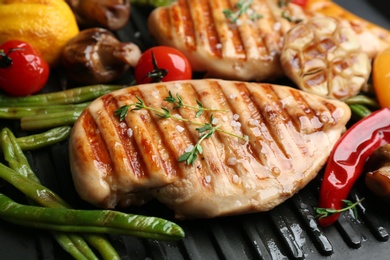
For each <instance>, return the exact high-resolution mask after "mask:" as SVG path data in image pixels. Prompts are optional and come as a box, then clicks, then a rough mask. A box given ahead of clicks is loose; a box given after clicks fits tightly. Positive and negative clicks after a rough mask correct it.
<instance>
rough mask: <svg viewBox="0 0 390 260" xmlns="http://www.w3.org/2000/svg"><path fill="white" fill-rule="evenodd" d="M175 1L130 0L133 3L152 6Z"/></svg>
mask: <svg viewBox="0 0 390 260" xmlns="http://www.w3.org/2000/svg"><path fill="white" fill-rule="evenodd" d="M175 1H176V0H130V3H131V4H135V5H149V6H153V7H159V6H164V5H170V4H172V3H173V2H175Z"/></svg>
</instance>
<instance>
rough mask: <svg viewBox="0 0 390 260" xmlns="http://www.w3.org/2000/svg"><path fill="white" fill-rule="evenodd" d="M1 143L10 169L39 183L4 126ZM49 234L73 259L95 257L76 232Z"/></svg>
mask: <svg viewBox="0 0 390 260" xmlns="http://www.w3.org/2000/svg"><path fill="white" fill-rule="evenodd" d="M1 143H2V150H3V153H4V158H5V160H6V161H7V162H8V164H9V165H10V167H11V169H13V170H15V171H16V172H18V173H19V174H21V175H23V176H26V177H27V178H29V179H30V180H32V181H35V182H37V183H39V179H38V178H37V176H36V175H35V173H34V172H33V171H32V169H31V167H30V165H29V163H28V160H27V158H26V157H25V155H24V154H23V152H22V149H21V147H20V146H19V145H18V140H17V139H16V138H15V136H14V135H13V133H12V132H11V131H10V130H9V129H8V128H4V129H3V130H2V131H1ZM31 203H34V202H31ZM59 206H61V205H59ZM51 234H52V235H53V237H54V238H55V239H56V240H57V242H58V243H59V244H60V245H61V246H62V247H63V248H64V249H65V250H66V251H67V252H69V253H70V254H71V255H72V256H73V257H74V258H75V259H85V258H88V259H97V257H96V256H95V254H94V253H93V251H92V250H91V249H90V248H89V247H88V245H87V243H86V242H85V241H84V239H83V238H82V237H80V236H79V235H78V234H71V233H68V234H65V233H61V232H51ZM114 252H115V251H114Z"/></svg>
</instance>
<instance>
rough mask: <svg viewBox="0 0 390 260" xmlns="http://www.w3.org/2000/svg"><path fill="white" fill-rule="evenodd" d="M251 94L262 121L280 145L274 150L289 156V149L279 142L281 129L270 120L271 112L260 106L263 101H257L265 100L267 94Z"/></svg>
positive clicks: (277, 144)
mask: <svg viewBox="0 0 390 260" xmlns="http://www.w3.org/2000/svg"><path fill="white" fill-rule="evenodd" d="M268 88H270V87H269V86H268ZM251 94H252V95H251V100H252V102H253V105H254V107H256V108H257V112H258V113H259V115H261V118H262V121H261V122H263V123H264V125H265V126H266V128H267V132H268V134H269V135H270V136H271V137H272V140H275V144H276V146H277V147H278V151H274V152H275V153H278V152H281V153H282V154H283V156H284V157H285V158H289V156H288V153H287V151H286V149H285V146H284V145H283V144H282V143H281V142H279V138H278V135H279V133H278V131H279V129H277V128H275V127H274V126H273V125H272V124H271V122H270V120H269V118H270V114H269V113H268V112H267V113H266V111H267V110H266V109H261V107H259V104H261V102H259V101H256V100H261V99H263V100H265V99H266V98H267V95H262V96H257V93H251ZM267 99H268V98H267ZM263 103H264V102H263Z"/></svg>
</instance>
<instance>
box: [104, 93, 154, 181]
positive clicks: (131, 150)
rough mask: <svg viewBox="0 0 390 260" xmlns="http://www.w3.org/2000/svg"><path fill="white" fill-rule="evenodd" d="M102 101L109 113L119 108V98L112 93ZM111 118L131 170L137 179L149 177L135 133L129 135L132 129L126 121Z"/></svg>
mask: <svg viewBox="0 0 390 260" xmlns="http://www.w3.org/2000/svg"><path fill="white" fill-rule="evenodd" d="M102 102H103V104H104V107H105V110H106V111H107V114H108V115H113V114H114V113H115V110H117V109H118V108H119V106H118V100H117V99H116V98H115V97H113V96H112V95H106V96H104V97H102ZM110 118H111V119H112V124H113V126H114V127H115V131H116V132H117V134H118V136H119V139H120V143H121V145H122V146H123V149H124V151H125V153H126V155H127V161H128V163H129V165H130V166H131V170H132V171H131V172H132V173H133V174H134V176H135V177H136V178H137V179H139V178H147V177H148V173H147V172H145V171H144V169H146V165H145V162H144V160H142V159H141V156H140V151H139V149H138V146H137V145H136V144H135V142H134V138H133V135H129V133H128V131H132V129H131V128H130V127H129V126H128V125H127V124H126V122H125V121H122V122H119V120H118V118H116V117H110ZM105 127H107V126H105ZM129 129H131V130H129ZM129 173H130V172H129Z"/></svg>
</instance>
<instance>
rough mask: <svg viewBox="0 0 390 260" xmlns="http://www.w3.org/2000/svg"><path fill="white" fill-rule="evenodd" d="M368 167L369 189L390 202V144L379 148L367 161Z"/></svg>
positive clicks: (367, 181)
mask: <svg viewBox="0 0 390 260" xmlns="http://www.w3.org/2000/svg"><path fill="white" fill-rule="evenodd" d="M366 168H367V170H368V172H367V174H366V176H365V182H366V185H367V187H368V189H370V190H371V191H372V192H373V193H374V194H376V195H378V196H380V197H382V198H383V199H384V200H385V201H387V202H390V144H386V145H384V146H382V147H380V148H378V149H377V150H376V151H375V152H374V153H373V154H372V155H371V157H370V159H369V160H368V161H367V167H366Z"/></svg>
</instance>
